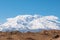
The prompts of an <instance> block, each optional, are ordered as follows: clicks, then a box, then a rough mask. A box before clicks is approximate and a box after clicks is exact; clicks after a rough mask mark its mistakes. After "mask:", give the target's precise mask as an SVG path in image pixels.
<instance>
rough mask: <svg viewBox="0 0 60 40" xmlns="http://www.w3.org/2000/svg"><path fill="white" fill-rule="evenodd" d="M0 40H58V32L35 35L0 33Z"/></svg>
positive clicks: (15, 32)
mask: <svg viewBox="0 0 60 40" xmlns="http://www.w3.org/2000/svg"><path fill="white" fill-rule="evenodd" d="M0 40H60V30H43V31H41V32H35V33H34V32H27V33H21V32H18V31H12V32H0Z"/></svg>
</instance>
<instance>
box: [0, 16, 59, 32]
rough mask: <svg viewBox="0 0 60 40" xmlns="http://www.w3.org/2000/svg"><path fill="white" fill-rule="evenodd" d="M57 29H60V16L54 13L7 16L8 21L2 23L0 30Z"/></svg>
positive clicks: (34, 30) (33, 30)
mask: <svg viewBox="0 0 60 40" xmlns="http://www.w3.org/2000/svg"><path fill="white" fill-rule="evenodd" d="M43 29H44V30H50V29H56V30H60V21H59V18H58V17H56V16H54V15H49V16H42V15H18V16H16V17H13V18H7V21H6V22H4V23H3V24H1V25H0V31H4V32H5V31H16V30H17V31H20V32H27V31H32V32H36V31H40V30H43Z"/></svg>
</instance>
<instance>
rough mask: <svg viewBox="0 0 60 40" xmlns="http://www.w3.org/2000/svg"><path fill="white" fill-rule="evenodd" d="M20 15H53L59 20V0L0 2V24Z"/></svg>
mask: <svg viewBox="0 0 60 40" xmlns="http://www.w3.org/2000/svg"><path fill="white" fill-rule="evenodd" d="M22 14H23V15H24V14H31V15H34V14H39V15H55V16H58V17H59V18H60V0H0V22H5V21H6V18H10V17H15V16H17V15H22Z"/></svg>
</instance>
